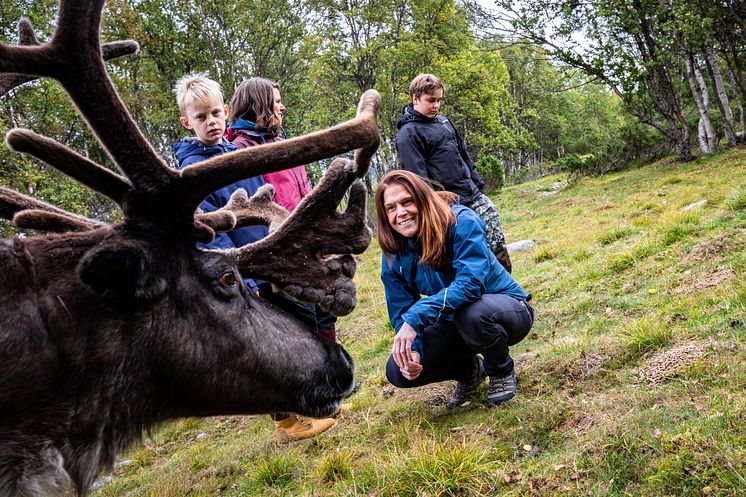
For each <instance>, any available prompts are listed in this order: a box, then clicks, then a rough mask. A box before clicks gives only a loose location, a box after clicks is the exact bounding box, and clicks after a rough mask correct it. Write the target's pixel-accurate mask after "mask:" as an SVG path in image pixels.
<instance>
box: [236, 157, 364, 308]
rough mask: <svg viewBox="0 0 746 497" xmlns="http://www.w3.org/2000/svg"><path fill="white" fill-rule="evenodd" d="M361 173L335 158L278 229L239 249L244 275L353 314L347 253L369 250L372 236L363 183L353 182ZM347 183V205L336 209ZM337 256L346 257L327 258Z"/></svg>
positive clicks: (351, 272)
mask: <svg viewBox="0 0 746 497" xmlns="http://www.w3.org/2000/svg"><path fill="white" fill-rule="evenodd" d="M358 172H359V165H358V164H356V163H355V162H353V161H351V160H348V159H335V160H334V161H333V162H332V164H331V166H330V167H329V170H328V171H327V172H326V174H325V175H324V177H323V178H322V179H321V182H320V183H319V184H318V185H317V186H316V188H314V190H313V191H312V192H311V193H310V194H309V195H308V196H307V197H305V198H304V199H303V200H302V201H301V203H300V204H298V207H297V208H296V209H295V211H294V212H293V213H292V214H291V215H290V217H289V218H288V219H287V220H286V221H285V223H283V224H282V226H280V228H279V229H278V230H277V231H275V232H274V233H272V234H270V235H269V236H268V237H267V238H264V239H263V240H260V241H258V242H256V243H253V244H251V245H248V246H246V247H243V248H240V249H236V254H237V258H238V265H239V267H240V268H241V272H242V274H245V275H247V276H251V277H254V278H259V279H264V280H268V281H271V282H272V283H274V284H275V286H277V287H279V288H281V289H282V290H283V291H285V292H287V293H288V294H290V295H292V296H293V297H296V298H298V299H299V300H303V301H307V302H315V303H318V304H319V305H321V307H322V308H324V309H325V310H327V311H329V312H331V313H332V314H334V315H337V316H341V315H344V314H348V313H350V312H351V311H352V309H353V308H354V307H355V305H357V297H356V292H355V284H354V283H353V281H352V277H353V276H354V274H355V267H356V264H355V259H354V258H353V257H352V256H351V255H349V254H359V253H362V252H363V251H365V249H366V248H367V247H368V245H369V244H370V238H371V233H370V230H369V229H368V227H367V225H366V221H365V186H363V184H362V183H361V182H360V181H355V179H356V176H357V174H358ZM353 182H354V183H353ZM349 185H352V188H351V189H350V195H349V199H348V204H347V209H346V211H345V212H344V213H340V212H337V205H339V202H340V201H341V200H342V197H343V196H344V194H345V192H346V190H347V187H348V186H349ZM334 254H344V255H340V256H335V257H329V256H330V255H334Z"/></svg>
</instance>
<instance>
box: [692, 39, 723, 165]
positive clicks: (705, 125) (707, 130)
mask: <svg viewBox="0 0 746 497" xmlns="http://www.w3.org/2000/svg"><path fill="white" fill-rule="evenodd" d="M684 65H685V66H686V75H687V79H688V80H689V88H690V89H691V91H692V97H693V99H694V103H695V104H696V106H697V111H698V112H699V124H698V125H697V137H698V138H699V149H700V150H701V151H702V153H703V154H714V153H715V152H717V137H716V134H715V129H714V128H713V126H712V121H710V116H709V115H708V114H707V111H708V110H709V108H710V97H709V94H708V92H707V85H706V84H705V81H704V78H703V77H702V73H701V71H700V70H699V66H698V65H697V61H696V60H694V57H693V56H692V53H691V52H688V53H686V54H685V55H684Z"/></svg>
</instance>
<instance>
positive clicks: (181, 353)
mask: <svg viewBox="0 0 746 497" xmlns="http://www.w3.org/2000/svg"><path fill="white" fill-rule="evenodd" d="M103 4H104V1H103V0H63V1H62V3H61V5H60V9H59V15H58V22H57V28H56V30H55V33H54V35H53V37H52V39H51V40H50V41H49V42H48V43H39V41H38V40H37V39H36V37H35V36H34V34H33V29H32V28H31V25H30V24H29V23H28V22H27V21H22V22H21V23H20V24H19V40H20V41H19V45H15V46H11V45H5V44H0V73H4V74H0V91H1V92H2V93H5V92H8V91H9V90H11V89H12V88H13V87H15V86H17V85H18V84H21V83H23V82H26V81H29V80H31V79H33V78H34V77H38V76H46V77H51V78H54V79H56V80H58V81H59V82H60V83H61V84H62V86H63V87H64V88H65V90H67V92H68V93H69V94H70V96H71V98H72V99H73V101H74V102H75V103H76V105H77V106H78V108H79V110H80V112H81V114H82V115H83V116H84V117H85V119H86V121H87V122H88V124H89V126H90V127H91V129H92V130H93V131H94V132H96V133H97V136H98V137H99V139H100V141H101V143H102V145H103V146H104V147H105V148H106V150H107V152H108V153H109V154H110V156H111V157H112V159H113V160H114V162H115V163H116V164H117V166H118V167H119V168H120V170H121V171H122V173H123V174H122V175H119V174H116V173H113V172H111V171H109V170H108V169H106V168H104V167H102V166H100V165H98V164H95V163H93V162H91V161H89V160H88V159H86V158H85V157H83V156H81V155H80V154H77V153H75V152H73V151H72V150H69V149H68V148H67V147H65V146H63V145H61V144H59V143H57V142H55V141H53V140H50V139H48V138H44V137H41V136H39V135H37V134H35V133H34V132H32V131H29V130H19V129H16V130H11V131H10V132H9V133H8V136H7V143H8V145H9V146H10V147H11V148H13V149H14V150H17V151H20V152H24V153H27V154H29V155H32V156H34V157H36V158H37V159H40V160H42V161H44V162H46V163H47V164H49V165H50V166H52V167H55V168H57V169H58V170H60V171H62V172H64V173H65V174H67V175H69V176H71V177H72V178H74V179H76V180H77V181H79V182H80V183H82V184H84V185H87V186H88V187H90V188H92V189H93V190H95V191H97V192H99V193H101V194H103V195H105V196H107V197H109V198H111V199H113V200H114V201H115V202H117V203H118V204H119V205H120V207H121V208H122V211H123V213H124V219H125V222H124V223H122V224H120V225H116V226H109V225H107V224H105V223H101V222H99V221H96V220H92V219H87V218H85V217H82V216H78V215H75V214H72V213H68V212H65V211H64V210H61V209H58V208H57V207H54V206H52V205H50V204H47V203H44V202H41V201H38V200H35V199H33V198H31V197H28V196H25V195H22V194H20V193H18V192H15V191H12V190H9V189H7V188H2V187H0V216H2V217H4V218H7V219H11V218H12V219H13V221H14V223H15V225H16V226H17V227H19V228H24V229H35V230H39V231H46V232H53V233H54V234H46V235H43V234H40V235H35V236H27V237H23V238H20V237H19V238H14V239H12V240H0V266H1V267H2V271H0V364H2V367H1V368H0V497H8V496H24V497H26V496H42V495H43V496H50V495H51V496H54V495H61V494H63V493H64V492H65V491H66V489H67V488H68V487H69V486H70V485H72V486H73V487H74V488H75V490H76V491H77V493H78V494H79V495H86V494H87V493H88V492H89V490H90V488H91V485H92V484H93V481H94V479H95V477H96V475H97V474H98V473H99V471H100V470H101V469H102V468H104V467H110V466H111V465H112V464H113V462H114V460H115V457H116V455H117V453H119V452H120V451H122V450H123V449H124V448H125V447H127V446H128V445H129V444H130V443H131V442H132V441H134V440H136V439H138V438H139V437H140V435H141V433H142V431H143V430H145V429H147V428H149V427H151V426H153V425H154V424H156V423H158V422H160V421H163V420H165V419H170V418H174V417H182V416H208V415H215V414H234V413H246V414H253V413H266V412H286V411H287V412H297V413H301V414H306V415H311V416H324V415H328V414H330V413H332V412H334V411H335V410H336V409H337V408H338V406H339V403H340V401H341V399H342V398H343V397H344V396H345V395H346V394H347V393H348V392H350V390H351V388H352V385H353V382H354V376H353V364H352V361H351V359H350V357H349V355H348V354H347V353H346V352H345V351H344V350H343V349H342V348H341V347H340V346H339V345H337V344H335V343H333V342H330V341H327V340H325V339H323V338H321V337H320V336H318V335H316V334H315V333H313V332H312V330H310V329H308V328H307V326H306V325H303V324H302V323H300V322H299V321H297V320H296V319H294V318H292V317H291V316H289V315H287V314H285V313H284V312H282V311H281V310H279V309H277V308H275V307H273V306H271V305H269V304H267V303H265V302H264V301H262V300H260V299H259V298H257V297H255V296H254V295H253V294H251V293H250V292H249V291H248V290H247V288H246V287H245V285H244V284H243V281H242V278H241V276H251V277H255V278H259V279H264V280H267V281H271V282H272V283H273V284H274V285H276V286H277V287H279V288H282V289H283V290H285V291H286V292H288V293H290V294H291V295H294V296H296V297H298V298H300V299H303V300H306V301H309V302H315V303H319V304H320V305H321V306H323V307H325V308H327V309H329V310H330V311H331V312H333V313H335V314H343V313H347V312H350V311H351V310H352V308H353V307H354V305H355V303H356V298H355V286H354V283H353V282H352V276H353V275H354V272H355V262H354V259H353V258H352V256H351V254H355V253H360V252H362V251H363V250H365V248H366V247H367V245H368V243H369V242H370V232H369V230H368V229H367V227H366V223H365V189H364V187H363V186H362V183H361V182H360V181H358V178H361V177H363V176H365V174H366V173H367V170H368V166H369V162H370V159H371V157H372V155H373V153H374V152H375V150H376V148H377V147H378V142H379V132H378V127H377V124H376V118H375V115H376V113H377V111H378V107H379V105H380V96H379V95H378V94H377V93H376V92H375V91H373V90H371V91H369V92H366V93H365V95H363V97H362V98H361V103H360V105H359V107H358V117H357V118H355V119H353V120H352V121H349V122H347V123H344V124H341V125H339V126H336V127H334V128H330V129H329V130H326V131H321V132H318V133H314V134H312V135H307V136H304V137H300V138H295V139H291V140H285V141H282V142H279V143H276V144H272V145H266V146H263V147H253V148H250V149H247V150H244V151H241V152H236V153H232V154H228V155H223V156H220V157H217V158H215V159H211V160H208V161H205V162H202V163H200V164H197V165H195V166H192V167H189V168H187V169H185V170H183V171H176V170H173V169H171V168H169V167H167V165H166V164H165V162H164V161H163V160H162V159H161V158H160V157H159V156H158V155H157V154H156V153H155V152H154V150H153V149H152V147H151V146H150V144H149V143H148V142H147V140H146V139H145V138H144V136H143V135H142V134H141V133H140V131H139V130H138V129H137V126H136V125H135V123H134V121H133V120H132V118H131V117H130V115H129V113H128V112H127V110H126V108H125V107H124V105H123V104H122V102H121V100H120V99H119V97H118V95H117V94H116V92H115V90H114V87H113V85H112V83H111V81H110V80H109V78H108V75H107V73H106V69H105V67H104V64H103V59H107V58H113V57H118V56H121V55H125V54H131V53H133V52H135V51H136V50H137V44H136V43H134V42H132V41H123V42H115V43H110V44H106V45H100V41H99V26H100V24H101V11H102V8H103ZM111 129H116V130H117V132H116V133H108V132H105V130H111ZM356 147H362V148H360V149H359V150H358V151H357V152H356V154H355V160H352V161H351V160H346V159H338V160H336V161H334V162H333V163H332V165H331V167H330V169H329V171H328V172H327V174H326V175H325V177H324V178H323V180H322V181H321V183H320V184H319V186H318V187H317V188H316V189H314V191H313V192H312V193H311V194H310V195H308V196H307V197H306V199H304V201H303V202H302V203H301V204H300V205H299V206H298V208H297V209H296V210H295V211H294V212H293V214H292V215H290V216H288V214H287V212H286V211H284V209H282V208H281V207H279V206H277V205H276V204H274V203H273V202H271V198H272V195H273V190H272V188H271V187H266V188H264V189H262V190H260V192H258V193H257V194H256V195H255V196H254V197H252V198H251V199H248V198H247V196H246V195H245V193H243V192H237V193H236V195H234V197H233V198H232V199H231V202H230V203H229V204H228V205H227V206H226V207H225V208H224V209H222V210H220V211H218V212H214V213H209V214H205V213H199V212H198V213H195V210H196V208H197V206H198V204H199V202H200V201H201V200H202V199H203V198H204V197H206V196H207V195H208V194H209V193H211V192H212V191H214V190H217V189H218V188H220V187H223V186H225V185H228V184H231V183H233V182H235V181H237V180H240V179H243V178H245V177H249V176H256V175H260V174H263V173H266V172H271V171H276V170H279V169H281V168H287V167H291V166H295V165H298V164H303V163H307V162H309V161H313V160H317V159H321V158H327V157H330V156H333V155H335V154H338V153H342V152H346V151H348V150H350V149H353V148H356ZM349 188H351V190H350V196H349V200H348V203H347V209H346V211H345V212H338V211H337V206H338V205H339V203H340V201H341V199H342V197H343V195H344V194H345V192H346V191H347V190H348V189H349ZM258 221H259V222H262V223H264V224H268V225H269V226H270V228H271V235H270V236H269V237H267V238H266V239H264V240H261V241H260V242H257V243H255V244H252V245H248V246H246V247H244V248H241V249H236V250H233V251H227V252H213V251H200V250H197V249H196V247H195V242H196V241H209V240H211V239H212V237H214V235H215V232H216V231H228V230H232V229H235V228H238V227H241V226H245V225H248V224H252V223H256V222H258ZM239 270H240V274H239Z"/></svg>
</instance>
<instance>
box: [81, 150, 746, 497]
mask: <svg viewBox="0 0 746 497" xmlns="http://www.w3.org/2000/svg"><path fill="white" fill-rule="evenodd" d="M562 179H563V178H562V177H559V176H556V177H547V178H543V179H541V180H538V181H535V182H533V183H527V184H522V185H518V186H516V187H512V188H509V189H506V190H504V191H502V192H500V193H499V194H496V195H495V196H493V198H494V199H495V202H496V204H497V205H498V208H499V210H500V212H501V213H502V218H503V226H504V228H505V231H506V233H507V236H508V238H509V240H508V241H517V240H521V239H533V240H536V242H537V243H538V245H537V246H536V247H535V248H534V249H532V250H530V251H526V252H521V253H518V254H514V256H513V258H514V260H513V266H514V268H515V277H516V279H517V280H518V281H519V282H520V283H521V284H522V285H523V286H524V288H526V289H527V290H528V291H530V292H532V293H533V295H534V302H533V303H534V306H535V308H536V316H537V320H536V324H535V326H534V329H533V331H532V333H531V334H530V335H529V337H528V338H527V339H526V340H524V341H523V342H522V343H521V344H519V345H518V346H516V347H514V348H513V349H512V355H513V357H514V358H515V359H516V367H517V372H518V377H519V386H518V392H519V393H518V397H517V398H516V399H515V400H514V401H513V402H511V403H510V404H509V405H507V406H502V407H497V408H495V407H488V405H487V404H486V402H483V401H482V400H479V401H477V402H472V403H471V404H470V405H468V406H465V407H463V408H461V409H460V410H457V411H455V412H449V411H447V410H446V409H445V408H444V403H445V401H446V400H447V398H448V396H449V395H450V391H451V389H452V387H453V384H440V385H433V386H430V387H423V388H419V389H413V390H396V391H394V389H392V388H391V387H389V386H388V385H387V383H386V381H385V378H384V374H383V366H384V364H385V362H386V359H387V357H388V354H389V351H390V348H391V343H392V339H393V337H392V332H391V330H390V328H389V327H388V325H387V317H386V309H385V304H384V300H383V292H382V288H381V284H380V281H379V279H378V273H379V258H380V251H379V249H378V247H377V246H375V242H374V245H373V246H371V248H370V249H369V250H368V252H367V253H366V254H365V255H364V257H363V262H362V264H361V267H360V269H359V272H358V276H357V282H358V286H359V297H360V306H359V307H358V308H357V309H356V311H355V312H354V313H353V314H352V315H351V316H348V317H346V318H344V319H342V320H341V323H340V328H341V330H342V337H343V339H344V343H345V346H346V347H347V348H348V350H349V351H350V352H351V354H352V355H353V357H354V358H355V361H356V365H357V374H358V377H359V379H360V380H361V381H362V382H363V387H362V389H361V391H360V392H359V393H357V394H356V395H355V396H353V397H352V398H351V400H352V402H353V411H352V413H350V414H348V415H346V416H344V417H342V418H340V419H339V422H338V424H337V426H335V427H334V428H332V430H330V431H329V432H327V433H325V434H323V435H321V436H320V437H318V438H317V439H316V440H312V441H306V442H301V443H298V444H295V445H291V446H289V447H287V446H276V445H275V444H273V443H272V441H271V436H272V430H273V425H272V423H271V421H270V420H269V418H268V417H267V416H261V417H220V418H211V419H190V420H184V421H179V422H175V423H172V424H169V425H167V426H164V427H162V428H161V429H160V430H158V431H157V432H156V433H155V434H154V435H153V437H152V439H151V440H149V441H147V442H146V444H145V445H144V446H142V447H140V448H137V449H135V450H132V451H130V452H129V453H128V454H127V455H126V456H125V459H126V461H124V462H121V463H119V464H118V465H117V467H116V468H115V470H114V472H113V480H112V481H111V483H108V484H107V485H105V486H104V487H102V488H101V489H100V490H99V491H98V493H96V494H95V495H97V496H99V497H102V496H182V495H195V496H196V495H200V496H201V495H205V496H206V495H225V496H244V495H256V496H260V495H261V496H267V495H285V496H295V495H308V496H335V495H339V496H347V495H376V496H440V495H443V496H445V495H453V496H477V495H526V496H534V495H547V496H549V495H552V496H553V495H568V496H588V495H593V496H601V495H608V496H622V495H641V496H663V495H670V496H686V495H691V496H695V495H696V496H700V495H705V496H715V495H723V496H724V495H732V496H736V495H744V494H746V463H745V462H744V461H746V278H744V274H746V150H734V151H730V152H727V153H725V154H723V155H720V156H718V157H716V158H710V159H704V160H699V161H697V162H694V163H690V164H679V163H674V162H671V161H669V160H664V161H662V162H659V163H657V164H655V165H652V166H647V167H644V168H640V169H634V170H627V171H623V172H619V173H614V174H608V175H606V176H603V177H601V178H596V179H592V178H587V179H583V180H581V181H580V182H578V183H577V184H574V185H571V186H567V185H563V186H561V188H559V189H558V190H555V189H553V187H556V186H557V185H555V183H559V182H561V181H562ZM700 200H706V204H704V205H701V206H698V207H695V208H692V209H690V210H687V211H685V210H684V208H685V207H686V206H688V205H690V204H693V203H695V202H698V201H700ZM485 386H486V385H485ZM485 386H483V387H482V388H483V391H484V390H485Z"/></svg>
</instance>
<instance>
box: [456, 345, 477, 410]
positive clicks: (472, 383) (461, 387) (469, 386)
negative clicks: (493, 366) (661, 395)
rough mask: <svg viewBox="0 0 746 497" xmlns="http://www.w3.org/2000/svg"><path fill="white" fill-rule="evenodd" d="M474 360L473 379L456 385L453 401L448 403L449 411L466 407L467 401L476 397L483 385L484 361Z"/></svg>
mask: <svg viewBox="0 0 746 497" xmlns="http://www.w3.org/2000/svg"><path fill="white" fill-rule="evenodd" d="M474 360H475V364H474V371H473V372H472V374H471V378H469V380H468V381H459V382H458V383H456V388H455V389H454V390H453V394H452V395H451V400H449V401H448V408H449V409H453V408H455V407H459V406H462V405H464V404H465V403H466V401H468V400H469V399H470V398H472V397H473V396H474V392H475V391H476V390H477V388H478V387H479V385H480V384H481V383H482V380H483V379H484V365H483V364H482V359H480V358H479V357H475V358H474Z"/></svg>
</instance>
